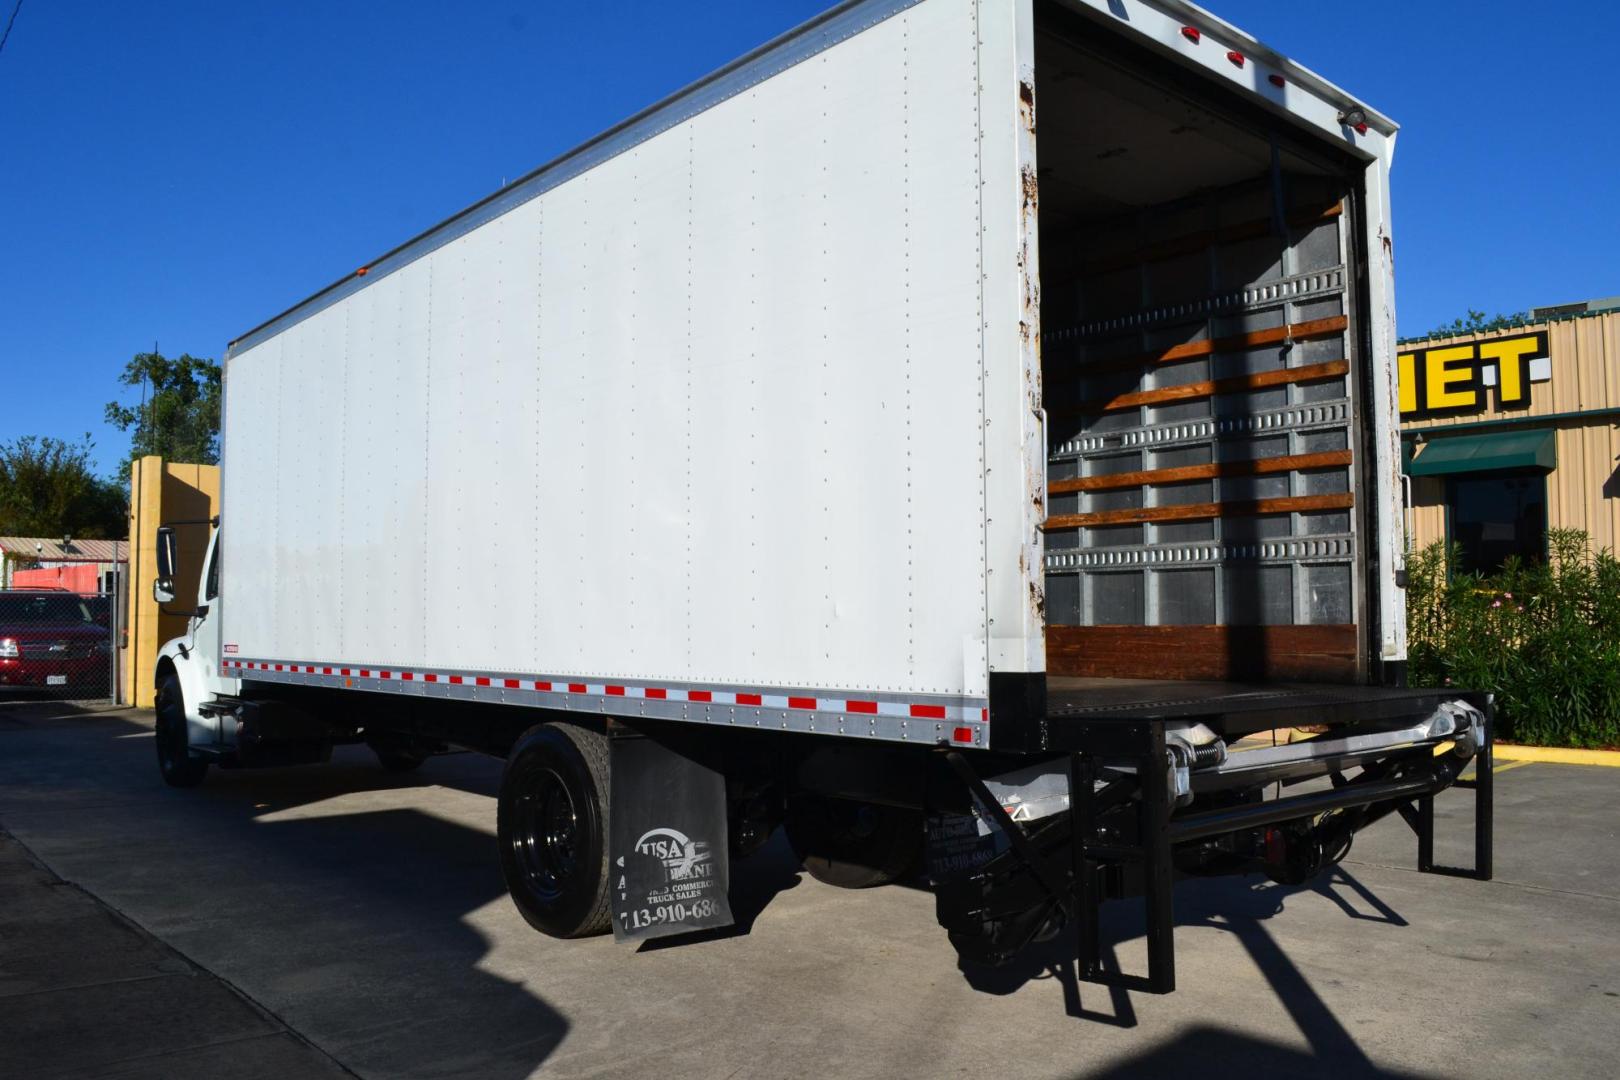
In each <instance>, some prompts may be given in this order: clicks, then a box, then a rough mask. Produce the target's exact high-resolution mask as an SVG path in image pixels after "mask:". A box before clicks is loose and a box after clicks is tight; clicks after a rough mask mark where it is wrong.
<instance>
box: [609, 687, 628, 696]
mask: <svg viewBox="0 0 1620 1080" xmlns="http://www.w3.org/2000/svg"><path fill="white" fill-rule="evenodd" d="M606 689H607V692H608V693H609V694H610V695H612V696H613V697H624V687H622V686H609V687H607V688H606Z"/></svg>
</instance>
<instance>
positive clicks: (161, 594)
mask: <svg viewBox="0 0 1620 1080" xmlns="http://www.w3.org/2000/svg"><path fill="white" fill-rule="evenodd" d="M152 599H153V600H156V601H157V602H158V603H160V604H170V603H173V602H174V580H173V579H172V578H166V577H160V578H158V579H157V580H156V581H154V582H152Z"/></svg>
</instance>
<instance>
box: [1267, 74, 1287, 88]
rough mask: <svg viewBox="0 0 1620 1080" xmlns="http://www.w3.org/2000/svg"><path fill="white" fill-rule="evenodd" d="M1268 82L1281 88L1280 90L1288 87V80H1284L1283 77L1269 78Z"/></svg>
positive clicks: (1274, 76) (1271, 76)
mask: <svg viewBox="0 0 1620 1080" xmlns="http://www.w3.org/2000/svg"><path fill="white" fill-rule="evenodd" d="M1266 81H1267V82H1269V83H1271V85H1272V86H1275V87H1279V88H1281V87H1284V86H1287V85H1288V80H1287V79H1285V78H1283V77H1282V76H1281V75H1270V76H1267V79H1266Z"/></svg>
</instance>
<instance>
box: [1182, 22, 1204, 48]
mask: <svg viewBox="0 0 1620 1080" xmlns="http://www.w3.org/2000/svg"><path fill="white" fill-rule="evenodd" d="M1181 36H1182V37H1184V38H1186V39H1187V40H1188V41H1190V42H1192V43H1193V44H1194V45H1196V44H1198V42H1199V41H1200V40H1201V39H1202V38H1203V36H1204V33H1203V31H1201V30H1199V29H1198V27H1196V26H1183V27H1182V28H1181Z"/></svg>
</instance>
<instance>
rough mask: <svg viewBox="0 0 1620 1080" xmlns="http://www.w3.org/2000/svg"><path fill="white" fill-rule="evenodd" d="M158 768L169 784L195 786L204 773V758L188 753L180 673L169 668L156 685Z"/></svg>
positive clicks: (189, 750)
mask: <svg viewBox="0 0 1620 1080" xmlns="http://www.w3.org/2000/svg"><path fill="white" fill-rule="evenodd" d="M153 741H154V742H155V743H157V757H158V771H159V772H160V773H162V774H163V782H164V783H165V784H168V785H169V786H170V787H177V788H189V787H196V786H197V785H198V784H200V783H202V782H203V777H205V776H207V775H208V762H207V761H205V760H204V759H202V758H200V757H197V756H196V755H194V754H192V752H191V747H190V745H189V740H188V738H187V731H186V702H185V696H184V695H183V694H182V693H181V692H180V676H178V675H176V674H174V673H173V672H170V673H169V674H167V675H165V676H163V678H162V680H161V681H159V683H158V689H157V731H156V738H155V739H153Z"/></svg>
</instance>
